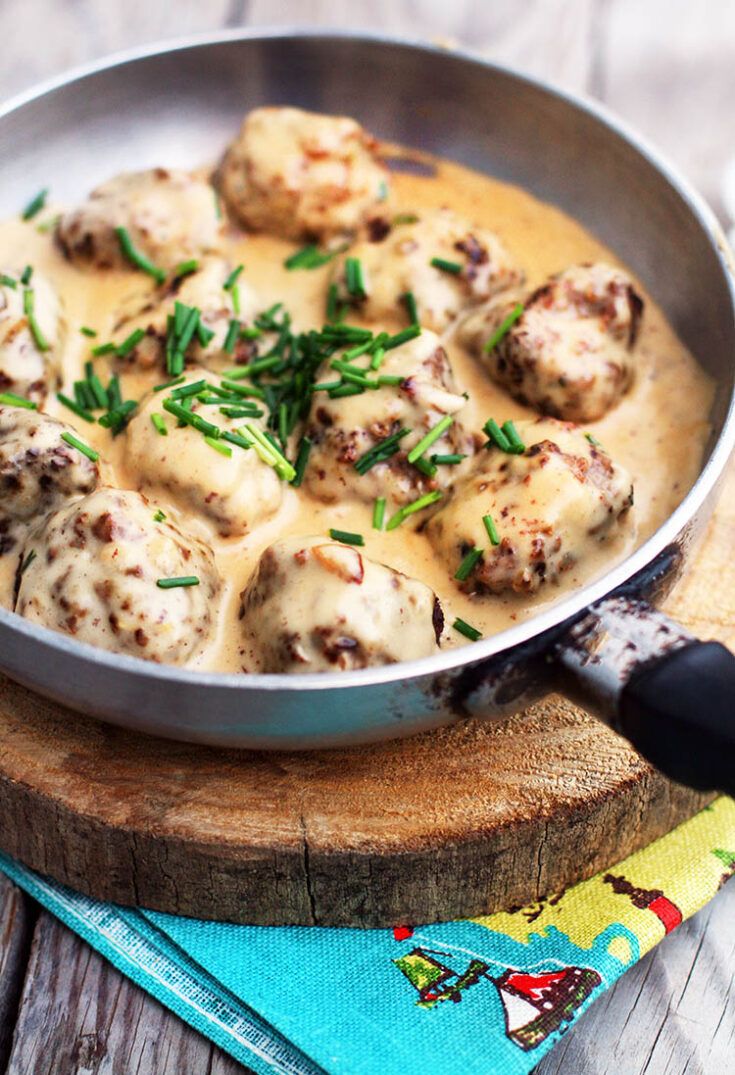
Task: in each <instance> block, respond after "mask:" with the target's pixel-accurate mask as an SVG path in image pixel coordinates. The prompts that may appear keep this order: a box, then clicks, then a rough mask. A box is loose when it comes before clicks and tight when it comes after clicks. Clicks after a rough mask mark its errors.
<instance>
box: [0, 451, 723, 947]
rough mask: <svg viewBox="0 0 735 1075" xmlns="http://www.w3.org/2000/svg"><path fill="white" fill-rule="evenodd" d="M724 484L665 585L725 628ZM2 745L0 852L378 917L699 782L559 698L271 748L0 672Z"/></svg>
mask: <svg viewBox="0 0 735 1075" xmlns="http://www.w3.org/2000/svg"><path fill="white" fill-rule="evenodd" d="M727 484H728V489H729V490H730V491H731V492H735V471H733V472H732V473H731V476H730V480H729V482H728V483H727ZM728 489H726V490H725V493H724V495H723V498H722V501H721V506H720V508H719V510H718V513H717V515H716V517H715V519H714V521H713V523H712V525H711V527H710V530H709V533H708V535H707V538H706V540H705V542H704V544H703V546H702V549H701V551H700V553H699V555H698V557H697V558H696V561H697V562H696V564H695V570H694V571H693V572H690V573H689V575H688V576H687V578H686V579H685V580H684V581H683V583H682V584H681V585H680V586H679V588H678V589H677V591H676V593H675V595H674V596H673V598H672V599H671V600H670V601H669V610H670V611H671V612H672V613H673V614H674V615H676V616H677V617H678V618H679V619H680V620H681V621H683V622H684V623H685V624H687V625H689V626H691V627H693V629H694V630H696V631H697V632H698V633H699V634H700V635H704V636H706V637H719V638H720V639H721V640H722V641H724V642H728V641H729V642H732V641H733V639H734V637H735V636H734V634H733V627H732V625H733V623H735V564H733V559H732V554H731V550H732V548H733V544H735V508H731V507H728V501H730V502H735V497H731V496H728ZM0 744H2V746H1V747H0V818H2V821H1V823H0V846H2V848H3V850H5V851H7V852H8V853H9V854H11V855H13V856H15V857H17V858H19V859H21V860H22V861H24V862H26V863H27V864H28V865H30V866H31V867H33V868H34V869H36V870H39V871H40V872H42V873H44V874H48V875H50V876H51V877H54V878H56V879H57V880H59V881H62V882H64V883H65V884H68V885H70V886H71V887H72V888H76V889H78V890H80V891H82V892H86V893H88V894H89V895H92V896H95V897H98V898H100V899H103V900H112V901H115V902H117V903H122V904H137V905H139V906H143V907H149V908H154V909H158V910H163V911H168V912H171V913H173V914H185V915H192V916H195V917H199V918H214V919H219V920H222V921H230V922H242V923H256V924H289V923H290V924H319V925H345V926H347V925H351V926H389V925H394V924H397V923H403V922H408V923H417V922H422V921H439V920H442V919H448V918H454V917H461V916H468V915H477V914H483V913H488V912H491V911H494V910H498V909H500V908H509V907H513V906H517V905H522V904H524V903H528V902H532V901H534V900H537V899H540V898H542V897H544V896H546V895H548V894H549V893H552V892H558V891H560V890H561V889H563V888H565V887H566V886H568V885H570V884H573V883H574V882H576V881H580V880H582V879H584V878H586V877H590V876H591V875H592V874H594V873H596V872H598V871H599V870H602V869H605V868H607V867H609V866H611V865H612V864H614V863H615V862H618V861H620V859H622V858H624V857H625V856H626V855H628V854H630V853H631V852H633V851H635V850H637V849H638V848H640V847H643V846H644V845H645V844H647V843H649V842H650V841H651V840H654V839H656V838H657V837H658V836H661V835H662V834H663V833H665V832H668V831H669V830H670V829H671V828H673V827H674V826H675V825H677V824H679V823H680V822H681V821H683V820H685V819H686V818H688V817H690V816H691V815H692V814H693V813H695V812H696V811H697V810H699V809H700V808H701V807H702V806H703V805H704V804H705V803H706V802H707V801H708V800H709V799H710V798H711V796H708V795H703V794H700V793H696V792H693V791H691V790H688V789H686V788H682V787H680V786H678V785H676V784H672V783H671V782H670V781H668V780H666V779H665V778H664V777H662V776H661V775H660V774H658V773H656V772H654V771H653V770H652V769H651V768H650V766H648V765H647V764H646V763H645V762H644V761H643V760H642V759H641V758H640V757H639V756H638V755H637V754H635V753H634V752H633V751H632V750H631V749H629V748H628V746H627V745H626V744H625V743H624V741H623V740H621V739H619V738H618V737H617V736H616V735H614V734H613V733H612V732H610V731H608V730H607V729H606V728H605V727H603V726H602V725H601V724H599V723H598V722H597V721H596V720H594V719H593V718H592V717H590V716H588V715H587V714H586V713H584V712H583V711H582V710H580V709H578V708H577V707H575V706H573V705H572V704H571V703H569V702H568V701H566V700H565V699H563V698H560V697H558V696H551V697H549V698H547V699H545V700H544V701H543V702H540V703H538V704H537V705H535V706H533V707H531V708H530V709H529V710H527V711H526V712H525V713H522V714H519V715H518V716H515V717H513V718H511V719H510V720H508V721H505V722H504V723H502V724H483V723H482V722H479V721H463V722H460V723H459V724H456V725H454V726H452V727H449V728H445V729H441V730H439V731H435V732H430V733H427V734H425V735H422V736H418V737H416V738H414V739H406V740H396V741H393V742H389V743H381V744H377V745H375V746H369V747H361V748H353V749H350V750H335V751H321V752H311V753H279V754H275V753H257V752H245V751H226V750H217V749H213V748H209V747H201V746H192V745H189V744H181V743H173V742H170V741H168V740H162V739H153V738H149V737H146V736H143V735H133V734H130V733H127V732H125V731H122V730H120V729H118V728H114V727H112V726H108V725H105V724H101V723H98V722H96V721H94V720H92V719H89V718H86V717H82V716H79V715H77V714H75V713H72V712H71V711H70V710H67V709H64V708H63V707H61V706H58V705H56V704H54V703H52V702H48V701H46V700H44V699H42V698H38V697H36V696H35V695H34V694H32V693H31V692H29V691H27V690H26V689H25V688H23V687H20V686H18V685H16V684H14V683H12V682H10V681H8V680H0Z"/></svg>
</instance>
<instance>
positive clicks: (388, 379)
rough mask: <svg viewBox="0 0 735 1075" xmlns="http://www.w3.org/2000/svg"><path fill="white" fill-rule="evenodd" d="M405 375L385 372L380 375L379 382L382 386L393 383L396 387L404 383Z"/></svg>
mask: <svg viewBox="0 0 735 1075" xmlns="http://www.w3.org/2000/svg"><path fill="white" fill-rule="evenodd" d="M405 379H406V378H405V377H399V376H398V374H397V373H383V374H381V375H380V377H378V384H379V385H380V386H381V388H382V387H383V386H384V385H393V386H394V387H395V386H397V385H399V384H403V382H404V381H405Z"/></svg>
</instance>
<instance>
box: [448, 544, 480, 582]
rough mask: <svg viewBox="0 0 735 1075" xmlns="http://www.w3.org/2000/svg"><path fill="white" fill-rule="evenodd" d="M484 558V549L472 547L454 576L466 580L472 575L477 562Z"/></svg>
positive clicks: (460, 580) (462, 580) (461, 580)
mask: <svg viewBox="0 0 735 1075" xmlns="http://www.w3.org/2000/svg"><path fill="white" fill-rule="evenodd" d="M481 559H482V549H470V551H469V552H468V553H467V555H466V556H465V558H464V559H463V560H462V563H461V564H460V565H459V567H458V568H457V570H456V571H455V572H454V577H455V579H457V580H458V581H459V582H465V581H466V579H468V578H469V577H470V575H471V574H472V572H473V571H474V570H475V568H476V567H477V564H478V563H479V561H480V560H481Z"/></svg>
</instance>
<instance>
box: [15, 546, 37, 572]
mask: <svg viewBox="0 0 735 1075" xmlns="http://www.w3.org/2000/svg"><path fill="white" fill-rule="evenodd" d="M36 556H37V553H36V550H35V549H31V551H30V552H29V553H28V555H27V556H26V558H25V560H24V561H23V563H22V564H21V565H20V572H19V574H21V575H24V574H25V573H26V571H27V570H28V568H29V567H30V566H31V564H32V563H33V561H34V560H35V559H36Z"/></svg>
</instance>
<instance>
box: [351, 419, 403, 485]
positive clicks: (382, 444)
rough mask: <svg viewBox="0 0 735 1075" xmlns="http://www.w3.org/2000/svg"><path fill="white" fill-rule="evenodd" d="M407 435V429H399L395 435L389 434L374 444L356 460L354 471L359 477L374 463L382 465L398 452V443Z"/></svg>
mask: <svg viewBox="0 0 735 1075" xmlns="http://www.w3.org/2000/svg"><path fill="white" fill-rule="evenodd" d="M409 433H410V430H409V429H399V430H397V431H396V432H395V433H391V435H390V436H389V437H385V438H384V439H383V440H380V441H378V443H377V444H374V445H373V446H372V448H369V449H368V450H367V451H366V452H365V453H364V455H361V456H360V458H359V459H358V460H356V462H355V470H356V471H357V473H358V474H361V475H362V474H367V472H368V471H369V470H370V468H371V467H374V466H375V465H376V463H384V462H385V461H386V460H387V459H390V457H391V456H392V455H395V453H396V452H397V451H398V449H399V447H400V442H401V441H402V440H403V438H404V437H405V436H407V435H408V434H409Z"/></svg>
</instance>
